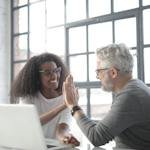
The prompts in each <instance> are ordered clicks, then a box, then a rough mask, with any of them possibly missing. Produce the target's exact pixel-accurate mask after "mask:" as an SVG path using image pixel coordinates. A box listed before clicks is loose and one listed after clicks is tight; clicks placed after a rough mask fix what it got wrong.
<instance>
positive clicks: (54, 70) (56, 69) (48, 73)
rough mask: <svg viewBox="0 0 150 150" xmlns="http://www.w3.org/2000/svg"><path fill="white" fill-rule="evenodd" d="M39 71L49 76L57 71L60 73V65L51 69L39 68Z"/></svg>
mask: <svg viewBox="0 0 150 150" xmlns="http://www.w3.org/2000/svg"><path fill="white" fill-rule="evenodd" d="M39 73H43V74H44V75H45V76H50V75H52V74H54V73H56V74H58V73H59V74H60V73H61V67H57V68H55V69H53V70H39Z"/></svg>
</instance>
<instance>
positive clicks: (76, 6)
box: [12, 0, 150, 119]
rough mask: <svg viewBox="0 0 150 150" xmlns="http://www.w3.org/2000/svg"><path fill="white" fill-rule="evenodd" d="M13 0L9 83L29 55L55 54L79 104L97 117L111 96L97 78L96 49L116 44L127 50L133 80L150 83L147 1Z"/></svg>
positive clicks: (148, 8) (149, 4) (106, 108)
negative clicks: (71, 79) (76, 91)
mask: <svg viewBox="0 0 150 150" xmlns="http://www.w3.org/2000/svg"><path fill="white" fill-rule="evenodd" d="M12 1H13V6H12V12H13V16H12V25H13V30H12V41H13V42H12V55H13V56H12V63H13V68H12V74H13V77H12V79H14V77H15V76H16V75H17V74H18V72H19V70H20V69H21V68H22V67H23V66H24V64H25V63H26V61H27V60H28V59H29V58H30V57H32V56H34V55H37V54H39V53H42V52H45V51H48V52H52V53H55V54H59V55H60V56H61V57H62V58H63V59H64V61H65V62H66V64H67V65H68V67H69V69H70V72H71V73H72V74H73V77H74V80H75V83H76V85H77V86H78V87H79V93H80V100H79V103H80V105H81V106H82V107H83V108H84V111H85V112H86V113H87V114H88V115H89V116H90V117H91V118H93V119H100V118H101V117H103V116H104V114H101V112H99V111H97V110H103V111H104V112H107V111H108V110H109V105H110V104H111V101H112V95H111V94H109V93H105V92H103V91H102V90H101V89H100V82H99V81H98V80H97V79H96V74H95V69H96V61H95V59H96V58H95V50H96V49H97V48H99V47H101V46H104V45H106V44H109V43H113V42H115V43H125V44H127V45H128V46H129V47H130V48H131V50H130V51H131V54H132V55H133V58H134V69H133V76H134V77H135V78H140V79H142V80H143V81H145V82H146V83H147V84H148V85H150V73H149V68H148V66H149V65H148V64H149V63H148V62H149V61H148V56H149V55H150V38H149V35H150V29H149V26H150V25H149V16H150V1H149V0H143V1H141V0H132V1H131V0H12ZM39 18H40V19H39Z"/></svg>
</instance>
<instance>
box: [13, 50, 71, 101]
mask: <svg viewBox="0 0 150 150" xmlns="http://www.w3.org/2000/svg"><path fill="white" fill-rule="evenodd" d="M50 61H53V62H55V63H56V65H57V67H61V74H60V76H61V77H60V82H59V85H58V88H57V91H58V92H59V93H62V85H63V81H64V80H65V78H66V76H67V75H68V70H67V68H66V66H65V65H64V63H63V62H62V60H61V59H60V57H59V56H57V55H55V54H51V53H43V54H41V55H37V56H33V57H32V58H30V59H29V60H28V61H27V63H26V64H25V66H24V67H23V68H22V70H21V71H20V72H19V74H18V76H17V77H16V78H15V80H14V82H13V83H12V88H11V103H16V101H17V99H18V98H19V97H30V98H32V97H34V96H35V94H36V93H37V92H38V91H39V90H40V88H41V83H40V82H41V80H40V74H39V69H40V66H41V65H42V64H44V63H46V62H50Z"/></svg>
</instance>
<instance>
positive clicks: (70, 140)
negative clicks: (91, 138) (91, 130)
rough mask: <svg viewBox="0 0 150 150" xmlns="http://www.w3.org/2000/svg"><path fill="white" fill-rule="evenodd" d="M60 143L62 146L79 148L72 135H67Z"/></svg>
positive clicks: (78, 143)
mask: <svg viewBox="0 0 150 150" xmlns="http://www.w3.org/2000/svg"><path fill="white" fill-rule="evenodd" d="M62 143H64V144H71V145H73V146H79V145H80V142H79V141H78V140H77V139H76V138H75V137H74V136H73V135H72V134H68V135H67V136H65V137H64V138H63V139H62Z"/></svg>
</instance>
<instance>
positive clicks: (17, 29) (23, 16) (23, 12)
mask: <svg viewBox="0 0 150 150" xmlns="http://www.w3.org/2000/svg"><path fill="white" fill-rule="evenodd" d="M27 31H28V11H27V7H23V8H20V9H18V10H16V11H14V33H22V32H27Z"/></svg>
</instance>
